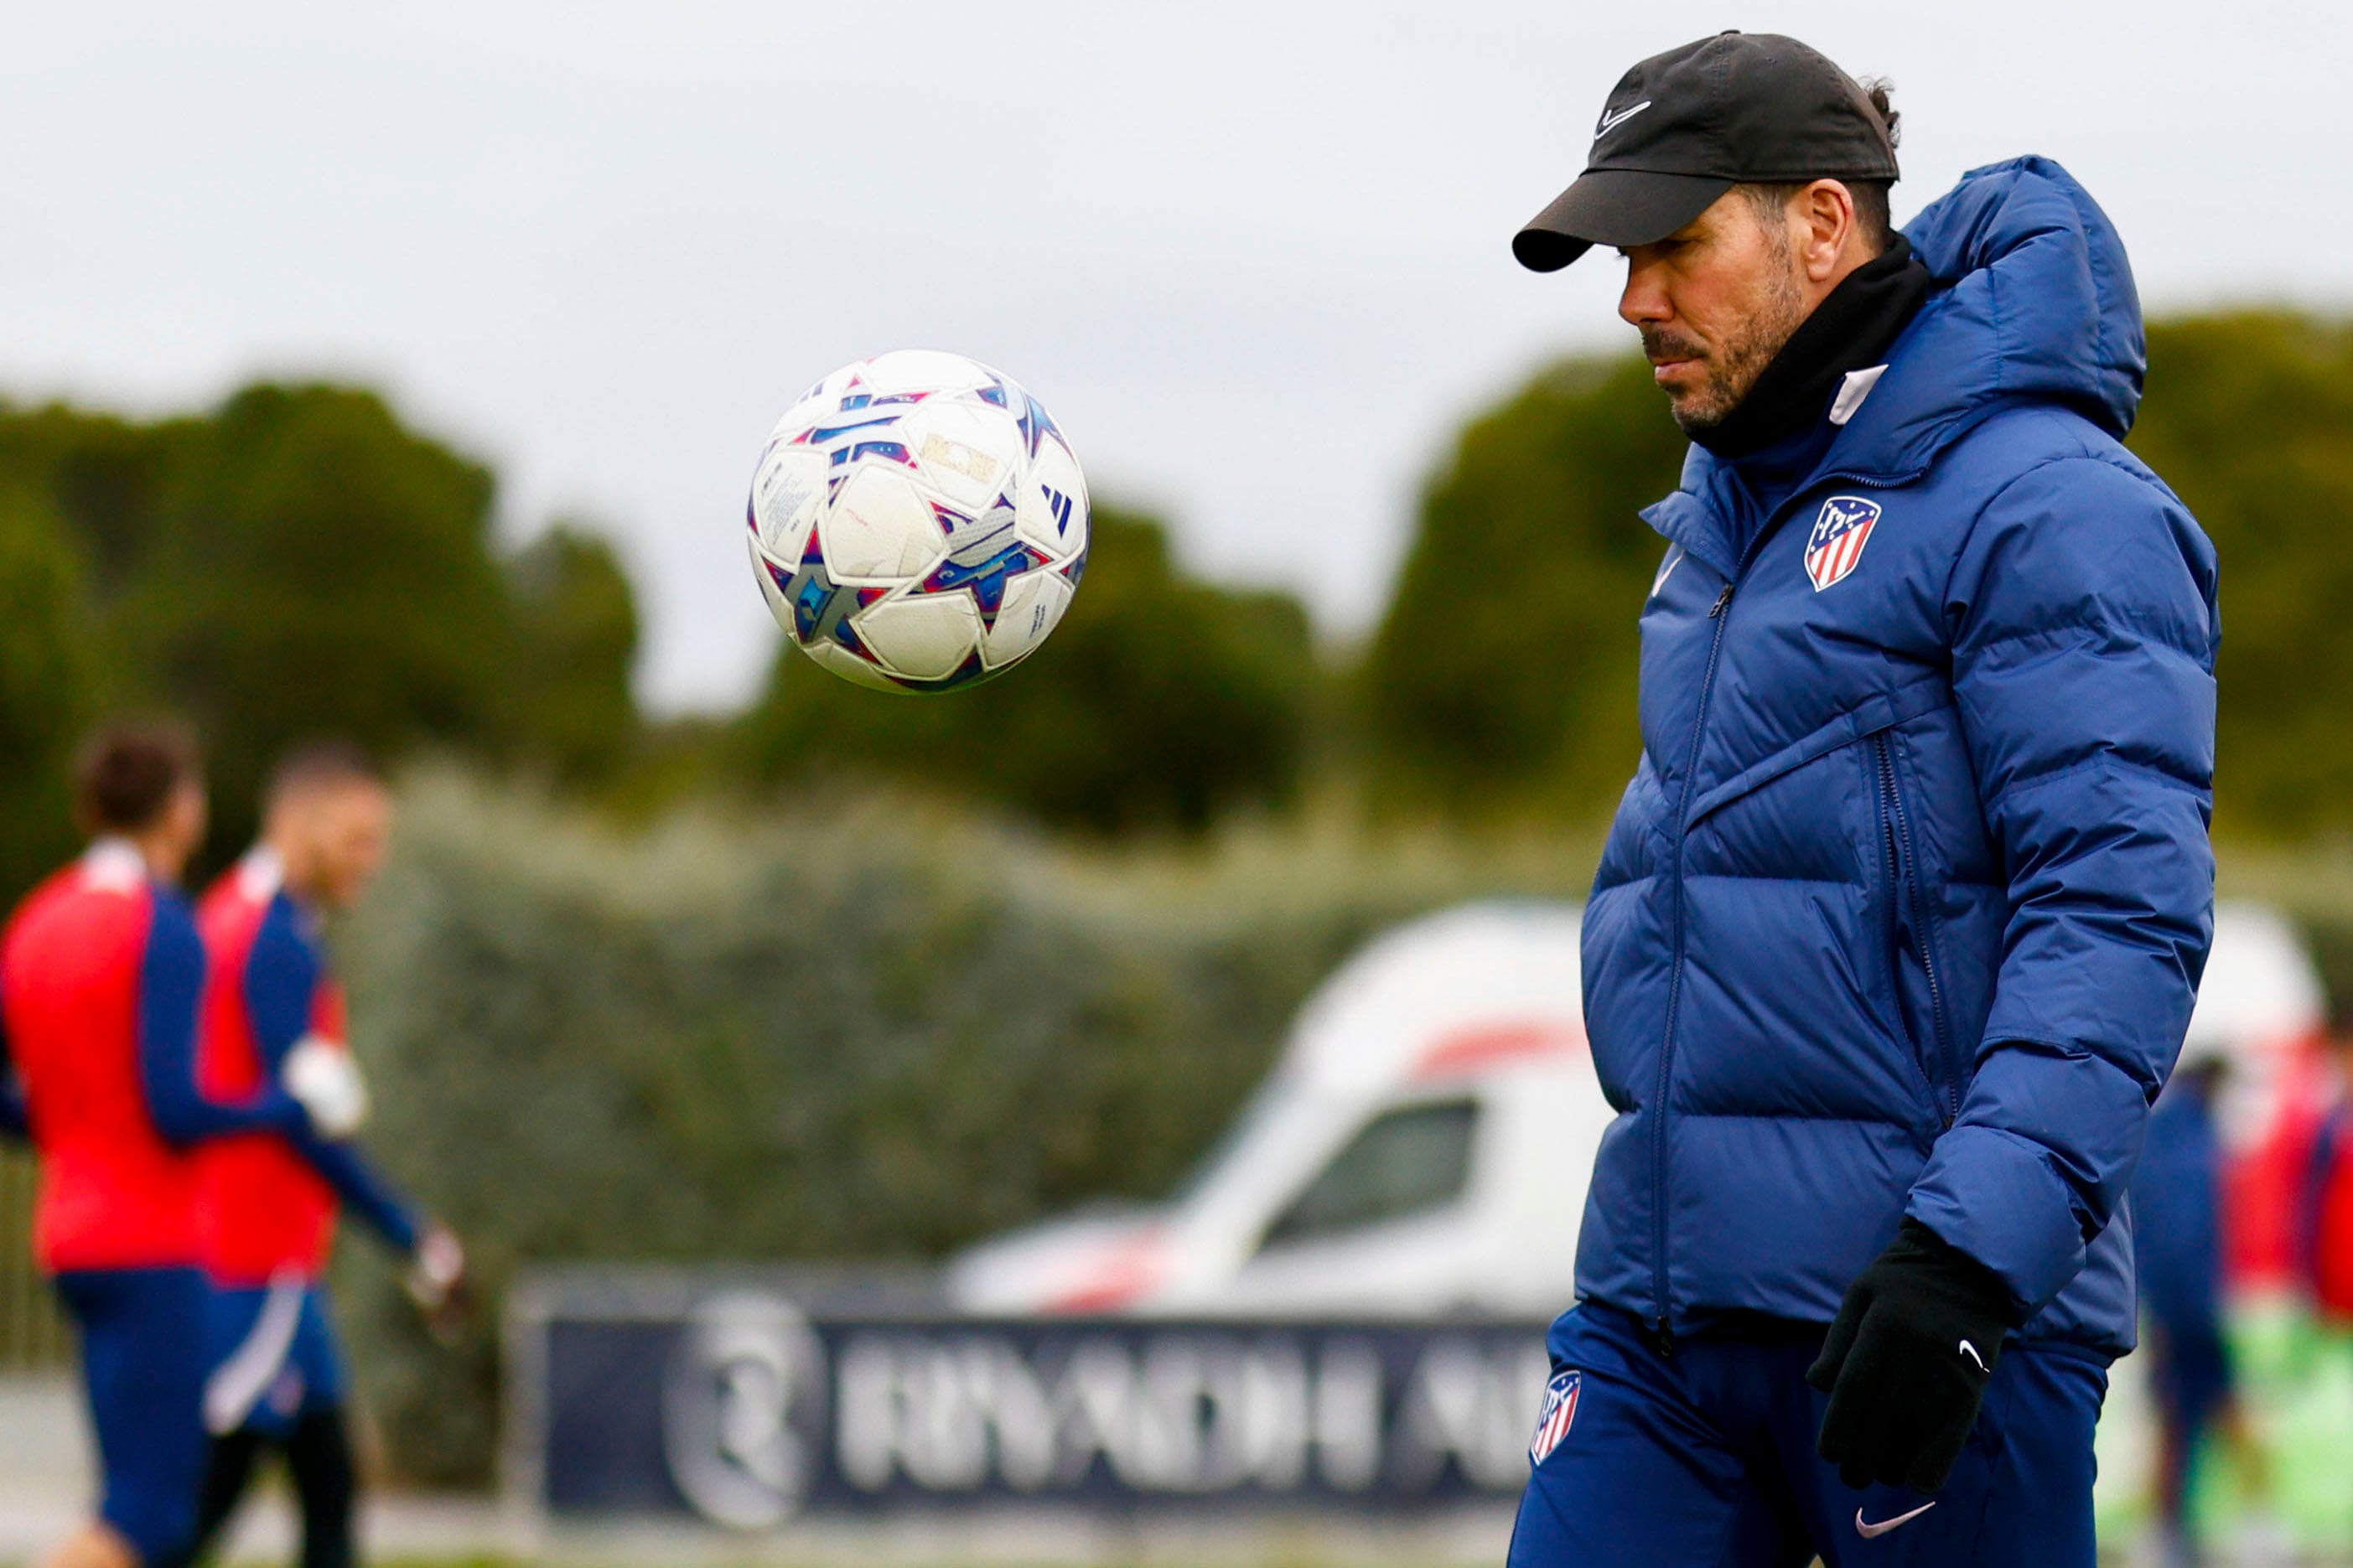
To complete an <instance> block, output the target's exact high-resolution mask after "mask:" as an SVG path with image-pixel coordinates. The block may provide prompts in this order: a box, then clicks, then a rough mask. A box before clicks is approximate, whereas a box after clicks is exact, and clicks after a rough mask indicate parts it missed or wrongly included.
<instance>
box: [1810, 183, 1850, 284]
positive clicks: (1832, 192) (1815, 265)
mask: <svg viewBox="0 0 2353 1568" xmlns="http://www.w3.org/2000/svg"><path fill="white" fill-rule="evenodd" d="M1797 208H1798V210H1797V213H1796V215H1795V216H1796V217H1797V219H1798V236H1797V238H1798V265H1799V267H1801V268H1804V269H1805V274H1806V277H1807V278H1808V279H1810V280H1811V281H1812V282H1815V283H1818V284H1820V283H1828V282H1830V281H1831V279H1833V278H1834V277H1836V276H1837V274H1838V271H1839V266H1840V263H1841V261H1842V260H1843V259H1844V258H1845V256H1846V249H1847V245H1848V242H1849V241H1850V240H1852V238H1853V237H1854V232H1855V216H1854V195H1853V193H1852V192H1850V191H1849V190H1848V189H1847V188H1846V186H1844V185H1843V184H1840V183H1839V182H1838V181H1836V180H1816V181H1815V182H1814V183H1813V184H1810V185H1808V186H1807V187H1806V188H1805V190H1804V192H1803V193H1801V194H1800V195H1799V197H1798V202H1797Z"/></svg>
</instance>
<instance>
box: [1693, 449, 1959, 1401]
mask: <svg viewBox="0 0 2353 1568" xmlns="http://www.w3.org/2000/svg"><path fill="white" fill-rule="evenodd" d="M1915 477H1916V475H1915V474H1906V475H1904V476H1903V477H1901V478H1898V479H1873V478H1870V477H1869V476H1867V475H1863V474H1852V473H1844V472H1832V473H1827V474H1819V475H1816V476H1814V477H1813V478H1811V479H1808V480H1807V481H1806V482H1805V483H1804V484H1802V485H1799V487H1798V488H1797V489H1794V490H1792V491H1790V492H1789V494H1788V499H1787V500H1783V501H1782V502H1781V504H1780V505H1779V506H1778V507H1775V508H1774V509H1773V511H1772V513H1771V515H1770V516H1768V517H1767V518H1766V520H1765V524H1764V526H1763V527H1761V528H1759V529H1758V530H1757V533H1756V536H1755V537H1754V538H1753V539H1751V540H1750V541H1749V542H1748V548H1747V549H1746V551H1744V552H1741V556H1740V559H1739V560H1738V561H1737V562H1736V563H1734V564H1733V569H1732V575H1731V577H1730V578H1729V579H1727V580H1726V581H1725V584H1724V591H1723V592H1722V593H1720V594H1718V595H1716V596H1715V604H1713V605H1709V606H1708V612H1707V616H1708V619H1709V620H1711V621H1714V622H1715V632H1714V634H1713V635H1712V636H1711V637H1710V638H1709V641H1708V645H1707V670H1706V673H1704V675H1703V676H1701V678H1700V685H1699V707H1698V710H1696V711H1695V712H1694V715H1693V717H1692V738H1691V746H1690V749H1689V750H1688V751H1687V752H1686V753H1685V754H1684V757H1683V793H1682V795H1680V796H1678V797H1677V799H1676V801H1675V864H1674V903H1673V911H1672V930H1673V933H1674V935H1673V952H1674V960H1673V966H1672V969H1671V971H1670V972H1669V978H1668V981H1667V1027H1666V1037H1665V1038H1663V1039H1662V1040H1661V1041H1660V1042H1659V1084H1658V1092H1657V1098H1656V1100H1655V1101H1654V1102H1653V1103H1654V1104H1655V1105H1656V1106H1657V1108H1658V1109H1657V1114H1656V1115H1655V1116H1653V1117H1652V1118H1651V1319H1652V1327H1653V1328H1654V1329H1655V1330H1656V1331H1657V1333H1658V1336H1659V1342H1660V1345H1661V1347H1662V1349H1663V1350H1664V1351H1665V1352H1666V1353H1668V1354H1669V1355H1672V1354H1673V1353H1674V1336H1673V1332H1672V1323H1673V1321H1674V1313H1673V1311H1672V1310H1671V1309H1670V1307H1669V1305H1668V1301H1667V1089H1668V1085H1669V1083H1670V1082H1671V1081H1672V1075H1673V1071H1674V1060H1675V1020H1676V1016H1677V1015H1678V1014H1679V1013H1680V1011H1681V1007H1682V1002H1683V839H1684V837H1685V835H1686V833H1687V832H1688V830H1689V827H1690V824H1689V822H1688V821H1687V820H1686V814H1687V813H1688V812H1689V811H1690V809H1691V793H1692V781H1693V779H1694V777H1695V776H1696V774H1697V773H1698V769H1699V746H1700V742H1701V740H1702V739H1703V738H1704V736H1705V735H1706V734H1707V707H1708V700H1709V699H1710V698H1711V697H1712V696H1714V695H1715V666H1716V661H1717V659H1718V658H1719V657H1720V656H1721V655H1722V654H1723V652H1724V632H1725V627H1726V626H1729V625H1730V624H1731V620H1732V616H1731V610H1732V597H1733V593H1734V591H1735V590H1736V589H1737V588H1738V587H1739V585H1740V583H1741V580H1742V579H1743V578H1745V577H1746V576H1747V575H1748V568H1749V566H1750V564H1751V563H1754V562H1755V561H1756V559H1757V555H1758V554H1759V553H1760V552H1763V550H1764V548H1765V546H1766V544H1767V542H1769V541H1770V540H1771V539H1772V538H1773V536H1774V535H1775V534H1777V533H1778V532H1779V531H1781V524H1782V523H1783V522H1784V521H1787V514H1788V512H1789V511H1790V510H1792V508H1793V507H1794V506H1795V505H1796V503H1797V502H1798V501H1799V500H1801V499H1803V498H1806V497H1809V496H1811V495H1813V494H1814V493H1816V492H1817V491H1819V490H1820V489H1822V488H1823V487H1824V486H1827V485H1832V484H1849V485H1859V486H1862V487H1863V488H1865V489H1897V488H1898V487H1900V486H1902V485H1905V484H1907V483H1909V482H1910V481H1911V480H1912V479H1914V478H1915Z"/></svg>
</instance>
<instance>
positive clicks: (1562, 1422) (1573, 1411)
mask: <svg viewBox="0 0 2353 1568" xmlns="http://www.w3.org/2000/svg"><path fill="white" fill-rule="evenodd" d="M1584 1382H1585V1374H1584V1373H1580V1372H1577V1371H1574V1370H1571V1371H1568V1372H1556V1373H1553V1376H1552V1381H1551V1382H1550V1383H1548V1384H1545V1399H1544V1413H1543V1414H1542V1415H1538V1416H1537V1417H1536V1435H1535V1438H1534V1440H1533V1441H1531V1442H1530V1443H1529V1444H1528V1463H1529V1464H1531V1465H1541V1464H1543V1463H1544V1462H1545V1458H1546V1456H1547V1455H1549V1454H1550V1453H1551V1452H1552V1451H1553V1450H1554V1449H1555V1448H1557V1447H1560V1440H1561V1439H1562V1438H1564V1437H1566V1436H1568V1428H1569V1426H1570V1424H1571V1423H1573V1422H1574V1421H1576V1419H1577V1390H1578V1388H1579V1387H1580V1386H1581V1385H1582V1384H1584Z"/></svg>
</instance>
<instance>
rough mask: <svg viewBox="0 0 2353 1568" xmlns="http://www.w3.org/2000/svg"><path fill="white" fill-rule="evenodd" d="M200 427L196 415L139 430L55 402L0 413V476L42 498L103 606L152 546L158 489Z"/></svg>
mask: <svg viewBox="0 0 2353 1568" xmlns="http://www.w3.org/2000/svg"><path fill="white" fill-rule="evenodd" d="M205 434H206V421H205V420H203V419H196V418H178V419H170V420H165V421H163V422H161V423H159V424H153V425H141V424H135V423H133V422H132V421H130V420H127V419H124V418H121V416H116V415H111V414H100V413H93V412H90V411H89V410H86V409H79V408H74V407H71V406H69V405H65V404H62V403H52V404H48V405H44V406H42V407H39V408H32V409H22V410H16V409H0V474H5V475H6V476H8V478H9V479H10V480H11V481H13V482H17V483H21V484H24V485H26V486H28V487H31V488H32V489H36V490H37V491H38V492H39V493H41V494H43V495H45V496H47V498H48V502H49V504H50V505H51V506H52V507H53V508H54V509H55V510H56V511H57V513H58V516H59V517H60V518H61V519H63V520H64V521H65V523H66V525H67V527H68V529H69V531H70V532H71V534H72V536H73V538H74V539H75V541H76V542H77V543H78V544H79V547H80V552H81V554H82V556H83V558H84V563H85V564H86V565H87V567H88V568H89V574H90V589H91V591H92V595H93V596H94V597H95V598H96V599H97V600H98V601H100V603H103V602H104V601H105V600H106V599H108V598H109V597H111V595H114V594H116V593H117V592H119V591H120V590H121V588H122V587H123V586H124V584H126V583H128V582H129V581H130V580H131V578H132V575H133V574H134V573H135V572H136V570H137V569H138V567H139V565H140V563H141V562H142V560H143V558H144V556H145V553H146V552H147V550H148V549H149V548H150V546H152V545H153V542H154V540H155V536H156V520H157V518H158V517H159V515H160V514H161V511H162V509H163V505H164V489H165V487H166V486H167V485H168V484H169V483H170V482H171V480H172V479H173V477H174V474H175V473H176V472H177V471H178V470H179V468H182V467H184V466H185V459H186V457H187V455H188V454H189V452H190V451H191V449H192V448H193V447H195V445H196V444H198V443H200V442H201V441H202V440H203V438H204V437H205Z"/></svg>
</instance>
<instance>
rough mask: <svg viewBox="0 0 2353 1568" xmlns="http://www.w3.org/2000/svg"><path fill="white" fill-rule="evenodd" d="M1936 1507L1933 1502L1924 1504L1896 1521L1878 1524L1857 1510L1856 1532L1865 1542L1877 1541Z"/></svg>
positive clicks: (1884, 1520) (1900, 1515)
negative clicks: (1900, 1525)
mask: <svg viewBox="0 0 2353 1568" xmlns="http://www.w3.org/2000/svg"><path fill="white" fill-rule="evenodd" d="M1934 1507H1936V1504H1935V1503H1933V1502H1924V1503H1922V1504H1921V1505H1920V1506H1919V1507H1918V1508H1915V1509H1914V1510H1912V1511H1911V1512H1910V1513H1899V1514H1897V1515H1896V1516H1895V1517H1894V1519H1883V1520H1881V1521H1879V1522H1878V1523H1876V1524H1873V1522H1872V1521H1869V1520H1867V1519H1865V1518H1863V1517H1862V1510H1861V1509H1856V1510H1854V1532H1855V1533H1856V1534H1857V1535H1860V1536H1862V1538H1863V1539H1864V1540H1865V1541H1876V1540H1878V1539H1879V1538H1880V1537H1881V1536H1883V1535H1884V1534H1886V1533H1887V1532H1888V1531H1891V1530H1894V1528H1895V1527H1896V1526H1897V1525H1899V1524H1909V1523H1911V1522H1912V1521H1914V1520H1915V1519H1917V1518H1919V1517H1920V1516H1921V1515H1922V1514H1924V1513H1926V1512H1927V1511H1928V1510H1930V1509H1932V1508H1934Z"/></svg>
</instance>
